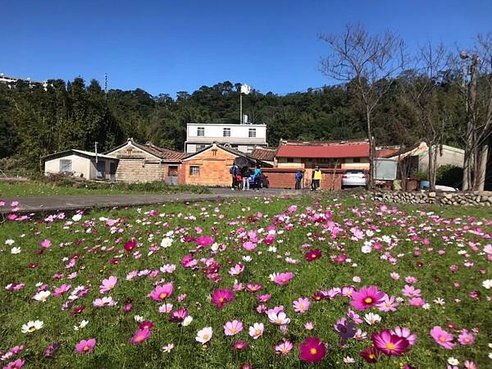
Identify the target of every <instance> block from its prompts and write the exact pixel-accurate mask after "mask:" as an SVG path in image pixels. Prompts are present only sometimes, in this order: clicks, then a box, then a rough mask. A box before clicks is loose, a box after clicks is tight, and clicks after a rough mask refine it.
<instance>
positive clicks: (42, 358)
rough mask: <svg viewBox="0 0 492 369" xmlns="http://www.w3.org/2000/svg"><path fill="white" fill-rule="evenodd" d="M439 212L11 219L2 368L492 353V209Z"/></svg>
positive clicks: (238, 208)
mask: <svg viewBox="0 0 492 369" xmlns="http://www.w3.org/2000/svg"><path fill="white" fill-rule="evenodd" d="M441 211H442V208H426V209H425V211H422V210H418V209H417V208H415V207H405V208H404V209H403V208H402V209H398V208H396V207H393V206H391V205H386V206H385V205H378V206H374V205H372V204H370V203H367V204H365V203H361V201H359V200H356V199H354V198H348V199H344V200H339V199H335V198H326V197H325V198H323V199H315V198H312V197H300V198H296V199H295V200H292V199H270V200H268V199H258V200H251V199H248V200H236V201H229V202H223V203H199V204H192V205H185V204H167V205H163V206H156V207H145V208H133V209H128V210H111V211H110V210H106V211H100V212H91V213H87V214H76V215H75V216H74V217H73V218H72V217H71V216H70V217H68V216H66V217H64V215H63V214H58V215H57V216H56V217H55V218H56V220H55V221H49V220H48V219H53V217H50V218H47V219H46V220H44V221H43V220H42V219H41V220H39V219H38V220H25V221H6V220H5V221H4V222H3V223H2V224H1V226H0V286H1V290H0V291H1V292H0V298H1V302H2V303H1V304H0V321H1V322H2V325H1V328H0V338H1V339H0V351H1V354H0V358H1V360H2V361H0V367H1V366H7V365H8V363H14V362H17V363H18V364H19V365H20V364H22V362H24V365H25V367H29V368H51V369H52V368H106V369H109V368H115V369H116V368H118V369H120V368H210V369H212V368H214V369H216V368H240V367H242V366H244V365H245V364H251V365H252V367H254V368H311V367H319V368H370V367H376V368H420V369H428V368H430V369H434V368H444V369H445V368H447V367H448V362H451V363H453V358H454V360H456V361H457V362H458V363H457V364H456V365H452V366H451V367H452V368H455V367H456V368H460V369H461V368H464V367H466V368H475V367H477V366H478V367H479V368H487V367H490V365H491V363H492V360H491V359H490V358H489V356H490V355H491V354H489V353H490V352H492V348H490V344H491V343H492V338H491V332H492V319H491V314H490V299H491V293H490V285H491V284H492V281H491V278H492V276H491V274H490V271H489V269H488V268H489V265H490V262H491V260H492V245H491V243H492V242H491V238H492V221H491V219H490V212H488V213H487V212H482V211H483V209H472V208H466V209H458V208H446V210H445V212H443V213H442V215H441V214H440V212H441ZM480 212H482V213H480ZM487 214H489V218H488V219H485V218H484V216H486V215H487ZM370 286H372V287H370ZM190 317H192V318H190ZM36 320H39V321H40V322H42V324H41V323H40V322H38V323H36V324H28V322H30V321H33V322H34V321H36ZM255 324H256V325H255ZM398 327H400V328H398ZM402 328H405V329H402ZM406 328H408V330H407V329H406ZM431 330H432V331H433V333H434V337H433V336H432V335H431ZM308 337H314V338H311V339H309V338H308ZM374 345H376V348H374ZM361 351H363V352H365V354H363V355H361V354H360V352H361ZM16 360H17V361H16ZM308 361H316V363H314V364H309V363H308ZM367 361H376V363H375V364H374V363H368V362H367ZM11 365H13V364H11ZM465 365H466V366H465ZM474 365H475V366H474Z"/></svg>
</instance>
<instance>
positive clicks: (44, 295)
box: [33, 291, 51, 302]
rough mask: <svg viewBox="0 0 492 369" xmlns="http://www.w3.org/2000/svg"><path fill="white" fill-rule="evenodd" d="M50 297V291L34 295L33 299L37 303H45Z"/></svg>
mask: <svg viewBox="0 0 492 369" xmlns="http://www.w3.org/2000/svg"><path fill="white" fill-rule="evenodd" d="M49 295H51V292H50V291H39V292H38V293H36V294H35V295H34V297H33V299H34V300H36V301H40V302H45V301H46V299H47V298H48V296H49Z"/></svg>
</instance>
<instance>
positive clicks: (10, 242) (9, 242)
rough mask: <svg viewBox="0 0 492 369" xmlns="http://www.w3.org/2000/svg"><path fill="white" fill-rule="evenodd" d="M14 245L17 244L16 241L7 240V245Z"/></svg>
mask: <svg viewBox="0 0 492 369" xmlns="http://www.w3.org/2000/svg"><path fill="white" fill-rule="evenodd" d="M14 243H15V241H14V240H13V239H11V238H9V239H8V240H5V244H6V245H8V246H12V245H13V244H14Z"/></svg>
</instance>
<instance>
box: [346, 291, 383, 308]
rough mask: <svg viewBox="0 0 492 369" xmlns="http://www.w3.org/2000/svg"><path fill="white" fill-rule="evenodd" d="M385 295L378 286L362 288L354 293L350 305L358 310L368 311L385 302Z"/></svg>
mask: <svg viewBox="0 0 492 369" xmlns="http://www.w3.org/2000/svg"><path fill="white" fill-rule="evenodd" d="M385 295H386V294H385V293H384V292H383V291H379V290H378V288H377V287H376V286H369V287H361V289H359V290H358V291H354V292H352V296H351V297H352V301H351V302H350V304H351V305H352V306H353V307H354V308H356V309H358V310H366V309H369V308H370V307H373V306H375V305H378V304H380V303H381V302H383V301H384V296H385Z"/></svg>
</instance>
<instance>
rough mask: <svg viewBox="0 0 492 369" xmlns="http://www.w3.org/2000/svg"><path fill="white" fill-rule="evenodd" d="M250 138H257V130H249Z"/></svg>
mask: <svg viewBox="0 0 492 369" xmlns="http://www.w3.org/2000/svg"><path fill="white" fill-rule="evenodd" d="M248 137H256V128H250V129H248Z"/></svg>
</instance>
